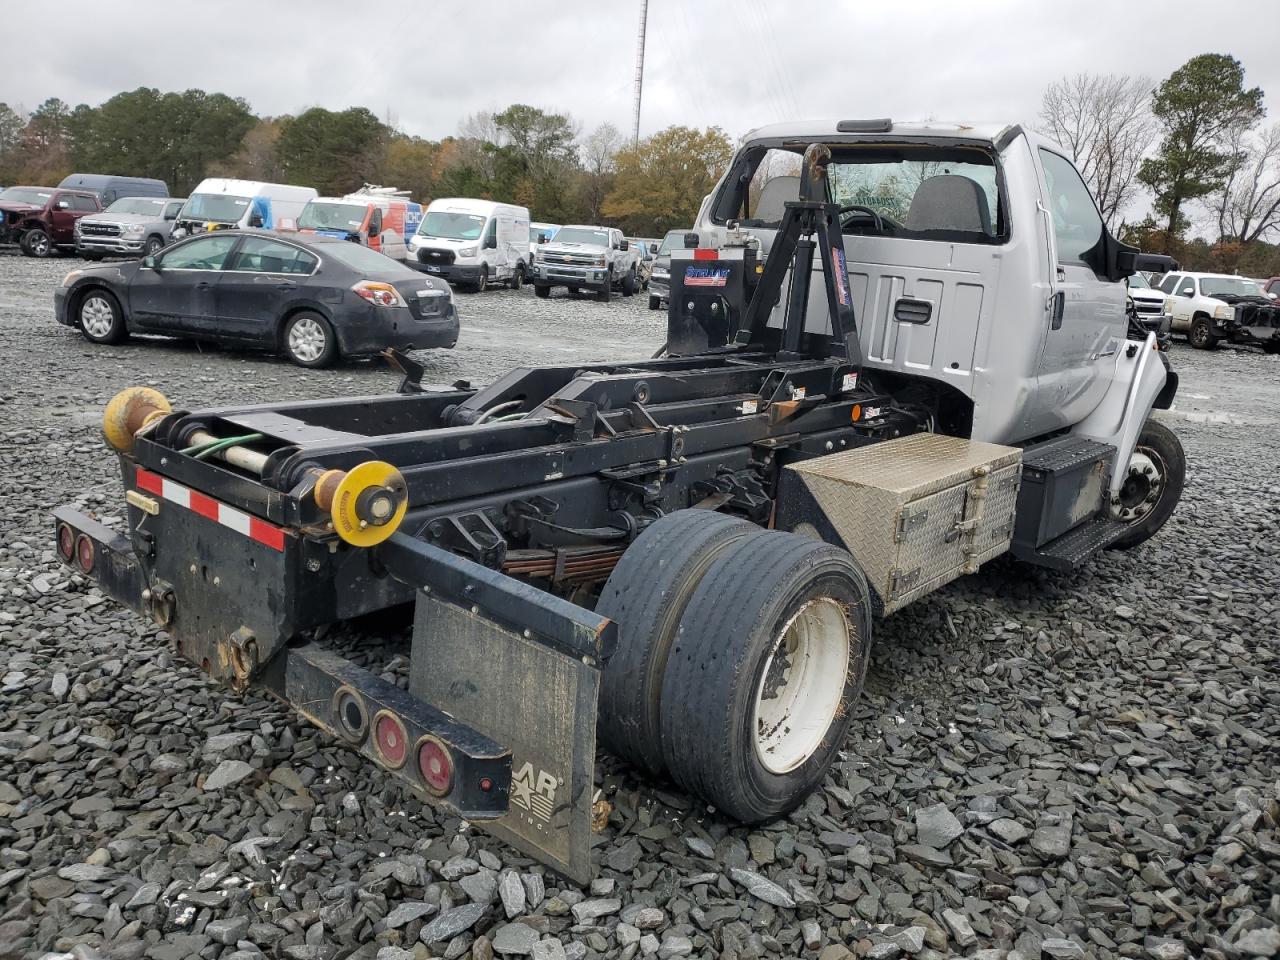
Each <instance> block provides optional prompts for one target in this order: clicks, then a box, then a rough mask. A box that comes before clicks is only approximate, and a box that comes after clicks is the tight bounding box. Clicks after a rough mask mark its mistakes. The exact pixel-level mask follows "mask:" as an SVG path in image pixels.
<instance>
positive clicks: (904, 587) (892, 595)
mask: <svg viewBox="0 0 1280 960" xmlns="http://www.w3.org/2000/svg"><path fill="white" fill-rule="evenodd" d="M919 579H920V568H919V567H916V568H915V569H913V570H899V569H897V568H896V567H895V568H894V569H893V570H892V571H890V573H889V599H890V600H897V599H898V597H900V596H901V595H902V594H903V593H905V592H906V591H908V590H910V589H911V588H912V587H914V586H915V585H916V581H917V580H919Z"/></svg>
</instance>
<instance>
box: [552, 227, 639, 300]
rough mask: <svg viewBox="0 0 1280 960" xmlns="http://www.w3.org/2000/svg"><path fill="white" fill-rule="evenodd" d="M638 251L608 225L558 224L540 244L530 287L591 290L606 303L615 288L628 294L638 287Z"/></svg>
mask: <svg viewBox="0 0 1280 960" xmlns="http://www.w3.org/2000/svg"><path fill="white" fill-rule="evenodd" d="M638 260H639V253H638V251H636V250H634V249H633V248H632V246H631V244H630V243H628V242H627V240H626V239H625V238H624V237H623V236H622V231H621V230H615V229H613V228H612V227H584V226H569V227H561V228H560V230H559V232H558V233H557V234H556V236H555V239H554V240H552V241H551V242H550V243H544V244H542V245H541V246H540V247H539V249H538V258H537V260H535V261H534V266H533V291H534V293H536V294H537V295H538V296H540V297H549V296H551V288H552V287H567V288H568V290H569V292H570V293H574V292H577V291H580V290H591V291H593V292H594V293H595V295H596V299H597V300H599V301H600V302H601V303H608V302H609V298H610V297H611V296H612V295H613V291H614V290H615V289H617V290H621V291H622V292H623V294H624V295H625V296H628V297H629V296H631V295H632V294H633V293H635V292H636V291H637V290H639V289H640V273H639V270H640V268H639V264H638Z"/></svg>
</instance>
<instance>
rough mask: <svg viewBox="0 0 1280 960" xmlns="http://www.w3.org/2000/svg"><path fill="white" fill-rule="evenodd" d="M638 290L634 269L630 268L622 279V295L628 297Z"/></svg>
mask: <svg viewBox="0 0 1280 960" xmlns="http://www.w3.org/2000/svg"><path fill="white" fill-rule="evenodd" d="M639 288H640V287H639V284H637V283H636V268H635V267H632V268H631V269H630V270H628V271H627V275H626V276H625V277H623V278H622V295H623V296H624V297H630V296H632V295H633V294H634V293H635V292H636V290H638V289H639Z"/></svg>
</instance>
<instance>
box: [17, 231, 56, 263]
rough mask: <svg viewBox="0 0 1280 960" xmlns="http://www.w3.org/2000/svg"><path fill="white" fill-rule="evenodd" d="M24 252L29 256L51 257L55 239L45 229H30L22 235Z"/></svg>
mask: <svg viewBox="0 0 1280 960" xmlns="http://www.w3.org/2000/svg"><path fill="white" fill-rule="evenodd" d="M22 252H23V253H25V254H26V255H27V256H28V257H51V256H53V254H54V249H53V241H52V240H51V239H50V238H49V234H48V233H46V232H45V231H44V230H41V229H39V228H36V229H35V230H28V231H27V232H26V233H24V234H23V235H22Z"/></svg>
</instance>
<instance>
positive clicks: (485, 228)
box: [409, 197, 529, 291]
mask: <svg viewBox="0 0 1280 960" xmlns="http://www.w3.org/2000/svg"><path fill="white" fill-rule="evenodd" d="M409 259H410V261H414V260H416V261H417V263H418V267H419V269H421V270H424V271H426V272H427V273H431V274H435V275H436V276H441V277H444V278H445V279H446V280H448V281H449V282H450V283H456V284H462V285H465V286H468V287H470V288H471V289H472V290H476V291H479V290H483V289H484V288H485V287H487V286H488V285H489V284H490V283H491V282H493V281H499V282H501V283H505V284H506V285H507V286H508V287H511V288H513V289H516V290H519V289H520V285H521V284H522V283H524V281H525V278H526V277H527V276H528V273H529V211H528V210H527V209H526V208H524V207H517V206H513V205H511V204H509V203H494V202H493V201H491V200H467V199H463V198H456V197H455V198H448V199H442V200H432V201H431V204H430V205H429V206H428V207H427V212H426V215H425V216H423V218H422V222H421V223H420V224H418V232H417V233H416V234H414V236H413V238H412V239H411V240H410V241H409Z"/></svg>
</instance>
